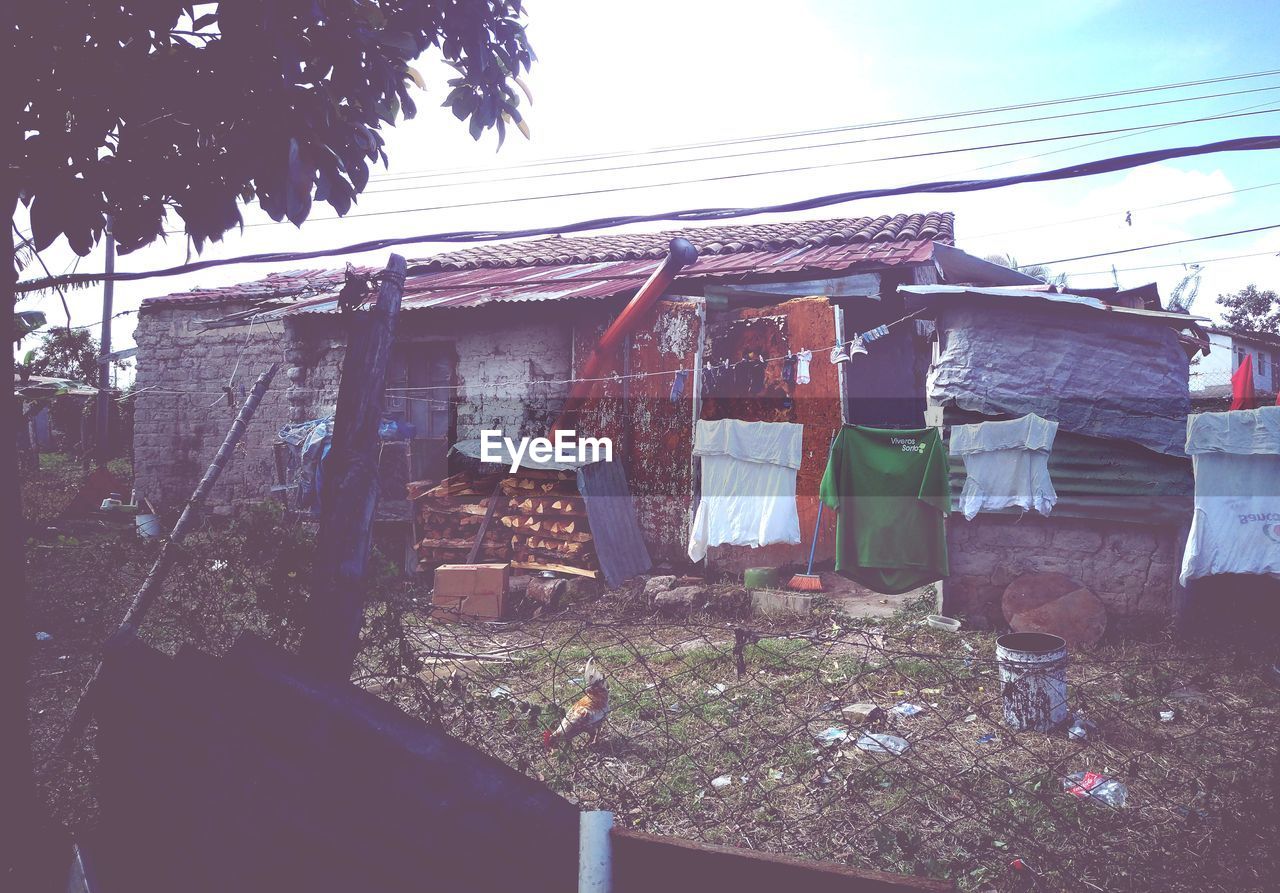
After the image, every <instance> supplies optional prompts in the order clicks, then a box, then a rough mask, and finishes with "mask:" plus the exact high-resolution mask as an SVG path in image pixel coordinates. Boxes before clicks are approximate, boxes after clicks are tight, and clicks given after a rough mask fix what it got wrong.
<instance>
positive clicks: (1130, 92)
mask: <svg viewBox="0 0 1280 893" xmlns="http://www.w3.org/2000/svg"><path fill="white" fill-rule="evenodd" d="M1275 75H1280V68H1273V69H1268V70H1263V71H1252V72H1246V73H1244V74H1234V75H1222V76H1220V77H1213V78H1203V79H1200V80H1194V81H1181V82H1174V83H1167V84H1156V85H1154V86H1148V87H1131V88H1127V89H1124V90H1111V91H1107V92H1103V93H1091V94H1085V95H1080V96H1068V97H1061V98H1057V99H1041V100H1031V101H1028V102H1020V103H1013V104H1010V105H1001V106H989V107H986V108H978V109H967V110H964V111H958V112H941V113H937V114H933V115H918V116H914V117H910V118H897V119H891V120H884V121H871V122H862V123H856V124H845V125H839V126H835V127H825V128H813V129H808V130H797V131H791V132H787V133H773V134H764V135H757V136H746V137H735V138H729V139H721V140H710V141H706V142H699V143H685V144H682V145H674V146H659V147H657V148H652V149H635V150H627V151H619V152H599V153H594V154H588V155H568V156H560V157H557V158H549V159H544V160H540V161H529V162H525V163H523V164H513V165H508V166H506V167H500V168H474V167H473V168H454V169H452V170H443V171H416V172H415V171H406V172H405V173H403V174H392V173H388V174H375V175H373V176H372V177H371V178H370V179H372V180H378V181H384V182H388V181H393V180H397V179H405V178H408V177H418V176H421V177H443V176H456V175H458V174H482V173H491V172H495V171H497V172H503V171H514V170H525V169H528V168H538V167H548V166H553V165H560V164H573V163H577V162H582V161H601V160H606V159H614V158H638V157H645V156H649V155H660V154H665V153H669V152H685V151H690V150H693V149H710V148H718V147H721V146H734V145H744V144H750V143H757V142H767V141H772V140H785V139H797V138H799V137H808V136H825V135H827V134H833V133H847V132H850V131H857V130H872V129H877V128H882V127H897V126H901V125H904V124H926V123H930V122H933V121H945V120H952V119H956V118H967V117H974V116H978V115H992V114H998V113H1000V112H1012V111H1022V110H1024V109H1031V108H1046V107H1050V106H1055V105H1068V104H1073V103H1078V102H1091V101H1094V100H1098V99H1112V98H1115V97H1119V96H1136V95H1141V94H1144V93H1156V92H1163V91H1166V90H1180V89H1183V88H1186V87H1203V86H1208V85H1210V84H1221V83H1228V82H1231V81H1240V80H1251V79H1254V78H1261V77H1272V76H1275Z"/></svg>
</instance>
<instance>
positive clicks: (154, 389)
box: [118, 310, 921, 405]
mask: <svg viewBox="0 0 1280 893" xmlns="http://www.w3.org/2000/svg"><path fill="white" fill-rule="evenodd" d="M920 313H921V311H919V310H917V311H915V312H914V313H910V314H908V315H906V316H904V317H902V318H901V319H896V320H894V321H893V322H890V323H885V324H883V325H880V326H877V327H875V328H874V329H871V330H869V331H868V332H863V333H861V334H859V335H856V336H854V338H853V339H852V340H850V341H845V342H842V343H839V344H834V345H831V346H829V347H823V348H818V352H819V353H821V352H823V351H833V352H834V351H838V350H841V349H842V348H844V347H846V346H847V345H850V344H854V343H857V342H859V341H860V340H862V341H866V340H871V341H874V340H877V339H879V338H882V337H884V335H883V334H877V333H881V332H888V330H889V329H892V328H893V327H894V326H896V325H898V324H900V323H903V322H907V321H909V320H912V319H915V318H916V317H917V316H919V315H920ZM259 333H260V335H261V334H265V331H264V330H259ZM253 334H254V333H253V325H252V324H251V325H250V326H249V331H248V333H247V336H246V338H245V343H244V345H242V346H241V348H240V354H239V357H237V360H236V367H237V369H238V368H239V363H240V358H242V357H243V356H244V353H245V350H246V349H247V347H248V345H249V341H250V339H251V338H252V337H253ZM869 335H870V336H872V337H870V338H868V336H869ZM806 350H807V349H806V348H802V349H800V350H799V351H788V352H787V353H786V354H785V355H783V356H777V357H762V358H760V359H759V360H756V361H755V362H762V363H780V362H785V361H787V360H793V359H795V357H796V355H797V354H799V353H804V352H806ZM747 362H751V361H749V360H747V359H745V358H744V359H741V360H737V361H734V362H729V361H728V360H724V361H722V362H721V363H715V364H713V363H710V362H707V363H704V364H703V368H704V369H735V368H737V367H738V366H740V365H742V364H744V363H747ZM693 371H694V370H693V368H692V367H681V368H676V369H663V370H659V371H656V372H629V373H626V374H623V373H613V374H611V375H602V376H597V377H594V378H578V377H571V378H527V379H508V380H505V381H496V382H491V383H490V384H488V385H486V386H482V388H481V389H479V390H477V389H475V388H468V386H467V385H465V384H447V385H423V386H420V387H389V388H387V389H386V390H385V393H386V394H387V395H388V396H391V397H396V398H398V399H402V400H417V401H426V402H434V403H438V404H440V405H447V403H446V402H445V401H441V400H435V399H433V398H431V397H413V396H410V395H411V394H416V393H420V392H423V391H432V392H434V391H458V390H462V389H464V388H466V389H467V390H468V395H469V396H501V390H505V389H507V388H514V387H519V386H522V385H523V386H525V387H526V388H527V387H530V386H532V385H572V384H579V383H584V384H585V383H592V384H594V383H601V382H618V383H620V382H623V381H630V380H636V379H645V378H654V377H658V376H663V375H671V376H674V375H678V374H680V373H685V374H688V373H691V372H693ZM233 376H234V370H233ZM227 387H234V384H233V382H228V385H227ZM500 389H501V390H500ZM142 393H146V394H152V395H157V396H160V395H182V394H192V395H197V396H216V397H218V398H222V397H225V396H226V388H222V389H218V390H196V389H186V388H163V387H161V386H159V385H152V386H149V387H146V388H140V389H138V390H137V391H134V392H133V394H131V395H126V396H124V397H121V398H118V399H121V400H126V399H128V398H129V397H130V396H134V395H137V394H142ZM216 402H217V401H216V400H215V401H214V403H215V404H216Z"/></svg>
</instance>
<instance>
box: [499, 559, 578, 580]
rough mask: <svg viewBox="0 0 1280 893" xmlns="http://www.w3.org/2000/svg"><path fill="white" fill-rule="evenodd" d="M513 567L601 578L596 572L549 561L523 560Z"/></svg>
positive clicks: (514, 563) (513, 563) (516, 562)
mask: <svg viewBox="0 0 1280 893" xmlns="http://www.w3.org/2000/svg"><path fill="white" fill-rule="evenodd" d="M511 566H512V567H518V568H520V569H521V570H526V571H554V572H555V573H558V574H573V575H574V576H578V577H591V578H592V579H593V580H594V579H595V578H596V577H597V576H599V573H598V572H597V571H595V570H590V569H588V568H585V567H575V566H574V565H571V564H554V563H552V562H548V561H526V560H523V559H520V560H516V561H513V562H511Z"/></svg>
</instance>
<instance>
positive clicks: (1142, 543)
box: [943, 512, 1180, 628]
mask: <svg viewBox="0 0 1280 893" xmlns="http://www.w3.org/2000/svg"><path fill="white" fill-rule="evenodd" d="M1177 547H1178V531H1177V529H1176V528H1175V527H1172V526H1147V525H1139V524H1127V523H1124V522H1119V521H1102V520H1098V519H1077V518H1057V517H1053V516H1050V517H1048V518H1045V517H1042V516H1040V515H1038V514H1036V513H1033V512H1028V513H1027V514H1025V515H1022V516H1021V517H1017V516H1014V517H1010V516H1006V515H999V514H981V515H978V516H977V517H975V518H974V519H973V520H972V521H966V520H965V519H964V517H963V516H962V515H960V514H958V513H957V514H953V515H951V517H950V518H949V519H948V521H947V551H948V553H949V557H950V562H951V576H950V577H949V578H948V579H947V580H946V581H945V582H944V583H943V594H944V599H945V604H944V610H945V611H946V612H947V613H948V614H952V612H954V614H959V615H960V616H963V617H964V618H965V619H966V620H968V621H970V622H972V623H976V624H979V625H982V626H985V627H987V628H990V627H993V626H994V627H999V626H1002V625H1003V624H1004V617H1003V614H1002V611H1001V605H1000V602H1001V598H1002V596H1003V594H1004V590H1005V587H1006V586H1008V585H1009V583H1010V582H1012V580H1013V579H1014V577H1017V576H1020V575H1022V574H1027V573H1060V574H1065V575H1067V576H1068V577H1071V578H1072V579H1073V580H1078V581H1079V582H1080V583H1082V584H1084V585H1085V586H1087V587H1088V588H1089V589H1090V590H1092V591H1093V592H1094V594H1095V595H1097V596H1098V598H1099V599H1101V600H1102V602H1103V604H1105V605H1106V607H1107V612H1108V613H1109V614H1110V615H1111V616H1112V617H1113V618H1115V617H1126V618H1134V617H1153V616H1155V617H1166V616H1168V615H1169V614H1170V613H1171V609H1172V604H1173V591H1174V586H1175V584H1176V577H1177V571H1178V560H1179V558H1180V555H1179V554H1178V551H1177ZM954 614H953V616H954Z"/></svg>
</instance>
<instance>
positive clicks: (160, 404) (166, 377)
mask: <svg viewBox="0 0 1280 893" xmlns="http://www.w3.org/2000/svg"><path fill="white" fill-rule="evenodd" d="M248 306H249V305H248V304H247V303H242V304H223V305H218V306H214V307H210V306H207V305H205V306H199V305H198V306H194V307H193V306H182V305H175V306H170V307H157V308H147V307H144V308H143V310H142V312H141V313H140V314H139V316H138V327H137V330H136V331H135V333H134V340H135V341H136V342H137V345H138V372H137V379H136V388H137V398H136V401H137V402H136V410H135V414H134V434H133V445H134V452H133V462H134V471H135V477H134V480H135V486H136V488H137V490H138V492H139V493H140V494H141V495H143V496H145V497H146V498H147V499H150V500H151V501H152V502H153V503H155V504H156V506H157V507H164V508H167V509H176V508H178V507H180V506H181V505H182V504H183V503H184V502H185V501H186V500H187V498H188V497H190V495H191V493H192V491H193V490H194V489H195V486H196V484H197V483H198V482H199V480H200V477H201V475H203V474H204V471H205V469H206V468H207V467H208V466H209V462H210V461H212V459H213V457H214V454H215V453H216V452H217V451H218V447H219V446H220V445H221V444H222V441H223V438H224V437H225V436H226V433H227V429H228V428H230V427H231V423H232V422H233V421H234V420H235V417H236V412H237V410H238V405H239V404H240V403H242V402H243V401H244V399H245V397H246V396H247V394H248V390H249V388H250V387H252V385H253V381H254V379H256V378H257V376H258V374H259V373H261V372H263V371H265V370H266V369H267V368H268V367H269V366H270V365H271V364H272V363H274V362H278V361H280V360H281V358H282V356H283V348H284V327H283V326H282V325H281V324H279V323H274V324H271V325H261V324H259V325H257V326H255V327H254V328H253V329H252V330H249V329H247V328H222V329H209V328H206V326H205V322H206V321H207V320H211V319H216V318H217V317H219V316H222V315H224V314H226V313H231V312H235V311H238V310H243V309H247V308H248ZM228 384H230V385H231V388H232V394H233V395H234V400H235V404H236V405H229V404H228V402H227V400H226V398H225V396H224V395H223V388H224V387H225V386H227V385H228ZM286 392H287V388H286V386H285V380H284V375H283V374H278V375H277V377H276V380H275V383H274V384H273V386H272V387H271V389H270V390H269V391H268V392H267V393H266V395H265V396H264V397H263V400H262V403H261V404H260V406H259V408H258V412H257V415H256V416H254V419H253V421H252V422H251V423H250V425H249V427H248V429H247V430H246V431H245V435H244V438H243V439H242V440H241V442H240V445H239V446H238V447H237V448H236V451H235V454H234V457H233V459H232V461H231V462H229V463H228V464H227V466H226V467H225V468H224V469H223V471H222V476H221V477H220V478H219V479H218V485H217V487H215V488H214V491H213V493H212V495H211V498H210V500H209V509H210V511H212V512H213V513H215V514H226V513H228V512H230V510H231V506H232V505H233V504H234V503H236V502H241V501H246V500H257V499H262V498H264V497H266V496H268V495H269V493H270V489H271V485H272V482H273V478H274V470H273V469H274V463H275V459H274V453H273V451H272V447H271V444H272V443H274V441H275V439H276V437H275V435H276V431H277V430H278V429H279V427H280V426H281V425H283V424H285V423H286V422H288V421H289V417H290V412H289V403H288V401H287V399H286Z"/></svg>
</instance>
